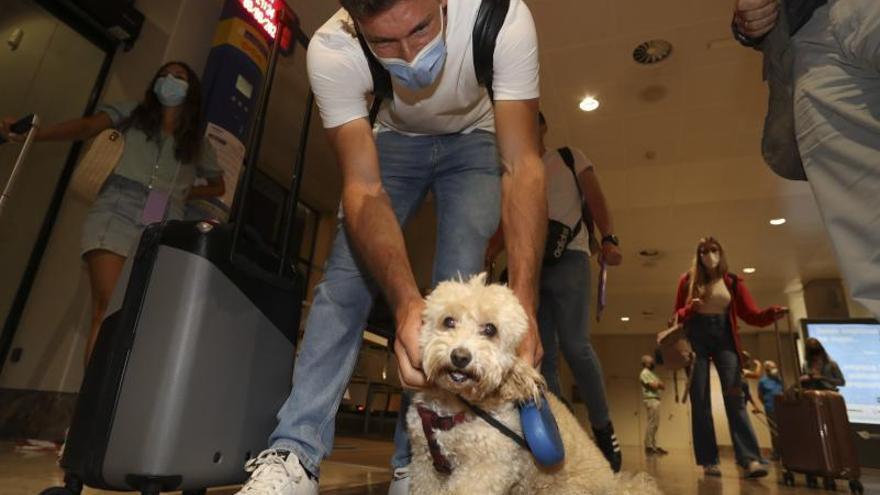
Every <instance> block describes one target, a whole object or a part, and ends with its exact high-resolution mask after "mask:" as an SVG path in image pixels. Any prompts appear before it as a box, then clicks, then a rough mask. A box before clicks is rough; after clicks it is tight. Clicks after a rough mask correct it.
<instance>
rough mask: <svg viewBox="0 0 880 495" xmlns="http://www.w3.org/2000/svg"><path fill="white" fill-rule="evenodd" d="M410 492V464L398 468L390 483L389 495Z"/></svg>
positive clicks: (403, 494)
mask: <svg viewBox="0 0 880 495" xmlns="http://www.w3.org/2000/svg"><path fill="white" fill-rule="evenodd" d="M408 493H409V466H406V467H402V468H397V469H395V470H394V475H393V476H392V477H391V484H390V485H388V495H407V494H408Z"/></svg>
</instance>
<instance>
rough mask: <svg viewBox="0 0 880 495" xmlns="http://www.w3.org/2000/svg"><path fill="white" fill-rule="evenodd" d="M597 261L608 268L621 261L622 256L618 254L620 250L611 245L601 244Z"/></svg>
mask: <svg viewBox="0 0 880 495" xmlns="http://www.w3.org/2000/svg"><path fill="white" fill-rule="evenodd" d="M599 261H600V262H602V263H605V264H606V265H608V266H617V265H619V264H620V263H621V262H622V261H623V254H622V253H621V252H620V248H619V247H617V246H615V245H614V244H613V243H610V242H603V243H602V252H601V253H599Z"/></svg>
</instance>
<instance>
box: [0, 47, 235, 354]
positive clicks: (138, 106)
mask: <svg viewBox="0 0 880 495" xmlns="http://www.w3.org/2000/svg"><path fill="white" fill-rule="evenodd" d="M13 122H14V119H12V118H5V119H3V120H2V122H0V134H2V135H3V136H4V137H9V138H10V139H12V140H14V141H17V140H20V139H22V136H15V135H10V126H11V125H12V123H13ZM110 128H114V129H117V130H119V131H120V133H121V134H122V135H123V137H124V139H125V147H124V149H123V152H122V156H121V157H120V159H119V162H117V164H116V166H115V168H114V169H113V171H112V172H111V174H110V175H109V176H108V178H107V181H106V182H105V183H104V185H103V187H102V188H101V192H100V193H99V194H98V197H97V199H96V200H95V203H94V204H93V205H92V207H91V208H90V209H89V213H88V215H87V216H86V220H85V223H84V224H83V233H82V240H81V246H82V248H81V252H82V258H83V260H84V261H85V262H86V265H87V267H88V272H89V282H90V285H91V291H92V319H91V332H90V333H89V338H88V341H87V343H86V352H85V362H86V363H88V360H89V356H91V353H92V349H93V348H94V346H95V341H96V340H97V338H98V332H99V330H100V326H101V322H102V321H103V320H104V314H105V313H106V311H107V306H108V304H109V303H110V296H111V295H112V293H113V289H114V288H115V287H116V281H117V280H118V278H119V275H120V273H121V272H122V266H123V265H124V264H125V259H126V257H127V256H128V255H129V252H130V251H131V248H132V246H133V245H135V244H136V243H137V242H138V239H139V238H140V234H141V232H142V231H143V229H144V227H145V226H146V225H148V224H150V223H153V222H158V221H161V220H162V219H163V218H168V219H182V218H183V215H184V204H185V203H186V201H188V200H190V199H199V198H210V197H215V196H222V195H223V193H224V192H225V190H226V187H225V184H224V182H223V170H222V169H221V168H220V166H219V165H218V164H217V156H216V153H215V152H214V148H213V147H212V146H211V145H210V144H209V143H208V142H207V141H206V140H205V139H204V130H205V129H204V122H203V118H202V91H201V84H200V83H199V78H198V76H197V75H196V73H195V72H194V71H193V70H192V69H191V68H190V67H189V66H188V65H186V64H185V63H183V62H168V63H166V64H165V65H163V66H162V67H160V68H159V70H158V71H156V73H155V75H154V76H153V78H152V80H151V81H150V83H149V85H148V86H147V89H146V91H145V92H144V96H143V99H142V100H141V101H139V102H137V101H132V102H121V103H117V104H110V105H107V104H105V105H101V106H99V107H98V109H97V111H96V112H95V114H94V115H91V116H88V117H82V118H78V119H74V120H70V121H67V122H61V123H58V124H54V125H49V126H45V127H43V128H41V129H39V130H38V131H37V135H36V140H37V141H77V140H85V139H89V138H92V137H94V136H96V135H98V133H100V132H101V131H103V130H105V129H110ZM196 177H201V178H203V179H205V180H206V181H207V185H205V186H194V185H193V183H194V181H195V179H196ZM148 204H149V205H152V206H153V207H151V208H148V207H147V205H148Z"/></svg>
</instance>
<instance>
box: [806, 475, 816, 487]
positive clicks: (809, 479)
mask: <svg viewBox="0 0 880 495" xmlns="http://www.w3.org/2000/svg"><path fill="white" fill-rule="evenodd" d="M807 488H819V480H818V479H817V478H816V477H815V476H813V475H812V474H808V475H807Z"/></svg>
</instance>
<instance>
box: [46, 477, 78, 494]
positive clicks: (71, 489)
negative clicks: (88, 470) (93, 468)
mask: <svg viewBox="0 0 880 495" xmlns="http://www.w3.org/2000/svg"><path fill="white" fill-rule="evenodd" d="M82 489H83V484H82V481H80V479H79V478H77V477H76V476H74V475H72V474H66V475H64V486H53V487H52V488H46V489H45V490H43V491H41V492H40V495H80V494H81V493H82Z"/></svg>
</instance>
